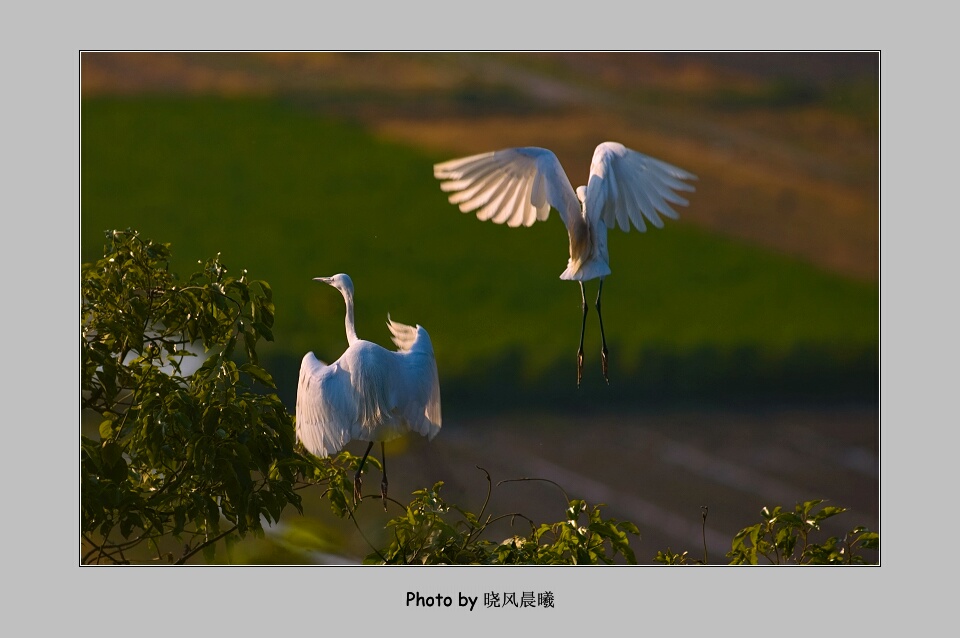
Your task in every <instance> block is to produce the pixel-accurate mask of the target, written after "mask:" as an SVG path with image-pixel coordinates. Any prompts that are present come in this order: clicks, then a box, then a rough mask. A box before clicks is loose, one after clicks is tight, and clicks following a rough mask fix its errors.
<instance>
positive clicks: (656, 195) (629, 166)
mask: <svg viewBox="0 0 960 638" xmlns="http://www.w3.org/2000/svg"><path fill="white" fill-rule="evenodd" d="M695 179H697V177H696V175H694V174H692V173H688V172H687V171H685V170H683V169H682V168H677V167H676V166H673V165H671V164H668V163H666V162H664V161H661V160H658V159H656V158H654V157H650V156H649V155H644V154H643V153H638V152H637V151H634V150H631V149H629V148H627V147H625V146H624V145H623V144H619V143H617V142H604V143H603V144H600V145H599V146H597V148H596V150H595V151H594V153H593V161H592V163H591V164H590V180H589V181H588V182H587V191H586V206H587V215H588V216H590V217H591V219H597V218H599V219H602V220H603V223H604V224H606V225H607V227H608V228H614V227H615V226H619V227H620V230H622V231H624V232H629V230H630V225H631V224H632V225H633V226H635V227H636V228H637V230H639V231H641V232H642V231H645V230H646V229H647V227H646V224H645V223H644V218H646V219H647V221H649V222H650V223H651V224H653V225H654V226H656V227H657V228H663V220H662V219H660V217H659V215H664V216H666V217H669V218H671V219H677V218H678V217H679V215H678V214H677V212H676V211H675V210H673V209H672V208H671V207H670V204H674V205H680V206H686V205H687V200H686V199H684V198H683V197H681V196H680V195H678V194H677V193H676V191H693V190H694V188H693V186H692V185H690V184H687V183H686V182H684V181H682V180H695Z"/></svg>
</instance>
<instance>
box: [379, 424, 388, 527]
mask: <svg viewBox="0 0 960 638" xmlns="http://www.w3.org/2000/svg"><path fill="white" fill-rule="evenodd" d="M380 459H381V461H382V462H383V479H382V480H381V481H380V500H381V501H383V511H384V512H386V511H387V453H386V451H385V450H384V447H383V441H380Z"/></svg>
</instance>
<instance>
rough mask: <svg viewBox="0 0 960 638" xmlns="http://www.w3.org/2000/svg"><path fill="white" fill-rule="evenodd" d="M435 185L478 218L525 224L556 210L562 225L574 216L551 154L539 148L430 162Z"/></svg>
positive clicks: (576, 204) (566, 183) (576, 205)
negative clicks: (551, 210) (475, 213)
mask: <svg viewBox="0 0 960 638" xmlns="http://www.w3.org/2000/svg"><path fill="white" fill-rule="evenodd" d="M433 176H434V177H436V178H437V179H440V180H443V182H442V183H441V184H440V189H441V190H443V191H444V192H446V193H452V195H450V197H449V201H450V203H451V204H455V205H457V206H459V208H460V211H461V212H464V213H469V212H471V211H477V218H478V219H480V220H481V221H486V220H488V219H489V220H490V221H492V222H493V223H495V224H503V223H506V224H507V226H511V227H516V226H531V225H532V224H533V223H534V222H535V221H537V220H541V221H542V220H545V219H546V218H547V216H548V215H549V214H550V207H551V206H552V207H553V208H556V209H557V212H559V213H560V216H561V218H562V219H563V222H564V224H566V225H567V228H569V227H570V223H571V220H572V219H573V216H575V215H579V214H580V201H579V200H578V199H577V194H576V193H575V192H574V190H573V187H572V186H571V185H570V180H569V179H568V178H567V175H566V173H564V172H563V168H562V167H561V166H560V161H559V160H558V159H557V156H556V155H554V154H553V152H552V151H549V150H547V149H545V148H536V147H532V146H528V147H523V148H507V149H503V150H500V151H494V152H491V153H481V154H480V155H471V156H470V157H463V158H460V159H455V160H450V161H447V162H442V163H440V164H436V165H434V167H433Z"/></svg>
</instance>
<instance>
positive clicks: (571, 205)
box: [433, 142, 696, 386]
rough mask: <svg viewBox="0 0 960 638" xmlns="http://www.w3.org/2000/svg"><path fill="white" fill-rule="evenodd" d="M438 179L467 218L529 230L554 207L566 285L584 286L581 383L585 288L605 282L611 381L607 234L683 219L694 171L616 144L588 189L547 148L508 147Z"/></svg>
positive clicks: (600, 152)
mask: <svg viewBox="0 0 960 638" xmlns="http://www.w3.org/2000/svg"><path fill="white" fill-rule="evenodd" d="M433 174H434V177H436V178H437V179H440V180H442V183H441V184H440V188H441V189H442V190H443V191H444V192H448V193H452V194H451V195H450V196H449V198H448V199H449V201H450V203H451V204H455V205H457V206H458V207H459V208H460V210H461V212H464V213H469V212H472V211H477V218H478V219H480V220H490V221H492V222H494V223H495V224H504V223H505V224H507V225H508V226H513V227H516V226H531V225H532V224H533V223H534V222H536V221H538V220H541V221H542V220H545V219H547V217H548V216H549V214H550V208H551V207H552V208H555V209H556V210H557V212H558V213H559V214H560V219H562V220H563V223H564V225H565V226H566V227H567V236H568V238H569V259H568V260H567V268H566V269H565V270H564V271H563V272H562V273H561V274H560V278H561V279H569V280H575V281H578V282H579V283H580V296H581V302H582V307H583V324H582V325H581V329H580V349H579V350H578V352H577V385H578V386H579V385H580V380H581V377H582V368H583V332H584V327H585V326H586V318H587V302H586V296H585V293H584V289H583V282H584V281H588V280H590V279H597V278H599V279H600V288H599V290H598V292H597V303H596V306H597V315H598V317H599V318H600V334H601V339H602V340H603V350H602V363H603V376H604V378H606V379H607V382H608V383H609V378H608V376H607V345H606V337H605V336H604V334H603V316H602V315H601V314H600V296H601V294H602V292H603V278H604V277H606V276H607V275H609V274H610V255H609V254H608V251H607V229H608V228H616V227H619V228H620V229H621V230H623V231H625V232H629V230H630V228H631V226H632V227H634V228H636V229H637V230H639V231H641V232H643V231H645V230H646V225H647V223H650V224H653V225H654V226H656V227H657V228H662V227H663V220H662V219H661V218H660V216H661V215H663V216H665V217H669V218H671V219H677V217H678V215H677V212H676V211H675V210H674V209H673V208H672V207H671V205H682V206H685V205H687V200H686V199H684V198H683V197H681V196H680V195H678V194H677V191H693V190H694V188H693V186H691V185H690V184H687V183H686V182H685V181H683V180H695V179H696V176H695V175H693V174H692V173H688V172H687V171H685V170H683V169H681V168H677V167H676V166H673V165H671V164H668V163H666V162H664V161H661V160H658V159H656V158H653V157H650V156H648V155H644V154H642V153H638V152H637V151H634V150H631V149H629V148H627V147H625V146H624V145H623V144H619V143H617V142H603V143H602V144H600V145H599V146H597V148H596V150H595V151H594V153H593V161H592V162H591V164H590V176H589V179H588V181H587V185H586V186H580V187H578V188H577V189H576V190H574V189H573V186H571V184H570V180H569V179H568V178H567V175H566V173H565V172H564V171H563V167H561V166H560V162H559V160H558V159H557V156H556V155H554V153H553V152H552V151H549V150H547V149H545V148H536V147H523V148H508V149H503V150H500V151H494V152H491V153H481V154H479V155H471V156H470V157H464V158H460V159H454V160H450V161H447V162H442V163H440V164H436V165H434V167H433Z"/></svg>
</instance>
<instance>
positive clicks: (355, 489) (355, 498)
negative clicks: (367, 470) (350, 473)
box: [353, 472, 363, 507]
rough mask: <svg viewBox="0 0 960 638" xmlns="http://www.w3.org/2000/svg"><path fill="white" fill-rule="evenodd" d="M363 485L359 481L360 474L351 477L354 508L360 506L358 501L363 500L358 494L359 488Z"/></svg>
mask: <svg viewBox="0 0 960 638" xmlns="http://www.w3.org/2000/svg"><path fill="white" fill-rule="evenodd" d="M362 484H363V481H362V480H361V479H360V473H359V472H357V475H356V476H354V477H353V506H354V507H356V506H357V505H359V504H360V501H362V500H363V496H362V495H361V493H360V488H361V486H362Z"/></svg>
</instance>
